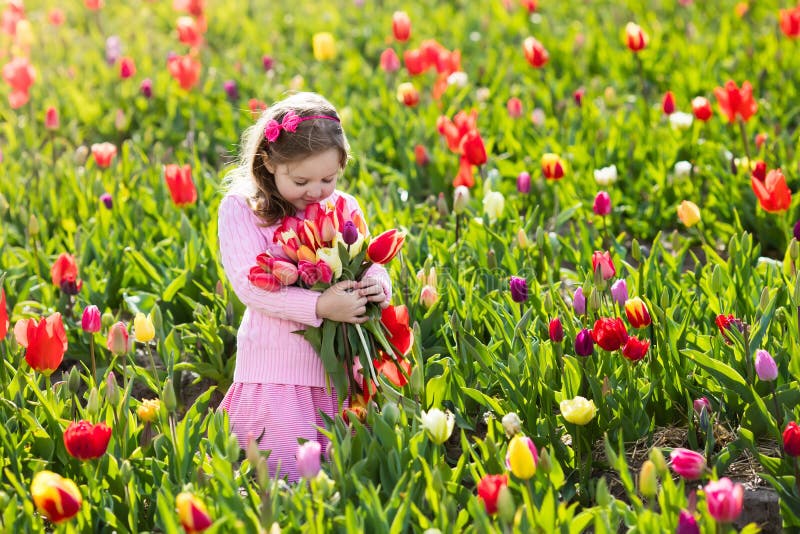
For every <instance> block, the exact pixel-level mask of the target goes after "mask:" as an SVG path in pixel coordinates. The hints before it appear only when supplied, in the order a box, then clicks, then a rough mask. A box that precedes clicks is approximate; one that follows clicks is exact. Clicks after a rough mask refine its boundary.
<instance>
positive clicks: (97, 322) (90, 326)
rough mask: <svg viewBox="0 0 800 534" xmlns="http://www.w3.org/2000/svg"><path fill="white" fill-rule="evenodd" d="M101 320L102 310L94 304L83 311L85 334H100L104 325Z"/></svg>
mask: <svg viewBox="0 0 800 534" xmlns="http://www.w3.org/2000/svg"><path fill="white" fill-rule="evenodd" d="M101 319H102V318H101V316H100V309H99V308H98V307H97V306H95V305H94V304H92V305H90V306H86V308H84V310H83V316H82V317H81V328H83V331H84V332H88V333H90V334H93V333H95V332H99V331H100V326H101V323H102V321H101Z"/></svg>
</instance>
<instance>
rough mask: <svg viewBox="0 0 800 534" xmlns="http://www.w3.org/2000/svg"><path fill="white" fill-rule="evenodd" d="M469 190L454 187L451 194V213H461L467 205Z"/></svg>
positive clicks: (460, 186) (462, 187) (462, 186)
mask: <svg viewBox="0 0 800 534" xmlns="http://www.w3.org/2000/svg"><path fill="white" fill-rule="evenodd" d="M469 197H470V194H469V188H468V187H467V186H465V185H459V186H457V187H456V189H455V192H454V193H453V212H454V213H461V212H463V211H464V210H465V209H466V208H467V205H468V204H469Z"/></svg>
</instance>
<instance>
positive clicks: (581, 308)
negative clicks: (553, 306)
mask: <svg viewBox="0 0 800 534" xmlns="http://www.w3.org/2000/svg"><path fill="white" fill-rule="evenodd" d="M572 309H573V310H575V313H577V314H578V315H583V314H584V313H586V297H585V296H584V295H583V288H582V287H579V288H578V289H576V290H575V294H574V295H572Z"/></svg>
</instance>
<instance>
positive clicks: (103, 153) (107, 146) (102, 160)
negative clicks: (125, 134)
mask: <svg viewBox="0 0 800 534" xmlns="http://www.w3.org/2000/svg"><path fill="white" fill-rule="evenodd" d="M116 155H117V147H116V146H114V145H112V144H111V143H107V142H106V143H95V144H93V145H92V156H94V162H95V163H96V164H97V166H98V167H100V168H101V169H105V168H106V167H108V166H110V165H111V160H112V159H114V156H116Z"/></svg>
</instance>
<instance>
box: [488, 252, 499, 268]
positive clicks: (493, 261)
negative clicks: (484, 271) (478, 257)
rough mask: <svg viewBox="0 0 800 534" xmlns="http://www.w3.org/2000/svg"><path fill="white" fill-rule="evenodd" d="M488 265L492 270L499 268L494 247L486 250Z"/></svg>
mask: <svg viewBox="0 0 800 534" xmlns="http://www.w3.org/2000/svg"><path fill="white" fill-rule="evenodd" d="M486 267H488V268H489V270H490V271H493V270H495V269H497V256H496V255H495V253H494V249H493V248H490V249H489V250H488V251H487V252H486Z"/></svg>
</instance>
